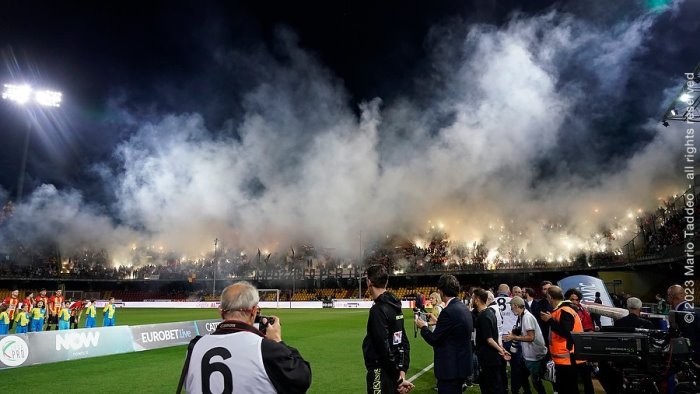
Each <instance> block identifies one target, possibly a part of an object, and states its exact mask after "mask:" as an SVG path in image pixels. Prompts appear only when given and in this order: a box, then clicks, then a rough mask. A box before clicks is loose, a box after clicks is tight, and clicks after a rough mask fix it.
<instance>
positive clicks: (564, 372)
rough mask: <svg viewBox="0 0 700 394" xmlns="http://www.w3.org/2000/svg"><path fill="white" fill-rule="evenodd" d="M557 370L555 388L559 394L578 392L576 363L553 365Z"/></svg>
mask: <svg viewBox="0 0 700 394" xmlns="http://www.w3.org/2000/svg"><path fill="white" fill-rule="evenodd" d="M554 368H555V369H556V371H557V382H556V385H555V387H556V389H557V393H559V394H579V391H578V369H577V368H576V365H559V364H557V365H556V366H555V367H554Z"/></svg>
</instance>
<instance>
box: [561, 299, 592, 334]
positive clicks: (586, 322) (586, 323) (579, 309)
mask: <svg viewBox="0 0 700 394" xmlns="http://www.w3.org/2000/svg"><path fill="white" fill-rule="evenodd" d="M564 298H565V299H567V300H569V301H571V306H572V307H573V309H574V310H575V311H576V313H577V314H578V317H579V318H580V319H581V324H582V325H583V331H585V332H590V331H595V325H594V324H593V318H591V314H590V313H588V310H586V308H585V307H584V306H583V305H581V299H582V298H583V293H581V291H580V290H579V289H575V288H574V289H569V290H567V291H566V294H564Z"/></svg>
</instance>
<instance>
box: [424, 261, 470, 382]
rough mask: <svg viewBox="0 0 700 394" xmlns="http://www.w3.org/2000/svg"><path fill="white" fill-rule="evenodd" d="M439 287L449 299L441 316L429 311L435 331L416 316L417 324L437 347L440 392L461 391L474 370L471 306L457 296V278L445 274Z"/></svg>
mask: <svg viewBox="0 0 700 394" xmlns="http://www.w3.org/2000/svg"><path fill="white" fill-rule="evenodd" d="M437 289H438V293H439V294H440V296H441V297H442V298H443V299H444V300H445V308H444V309H443V310H442V312H441V313H440V319H436V317H435V316H434V315H432V314H428V316H429V318H430V321H431V322H432V323H433V324H435V325H436V326H435V331H434V332H431V331H430V330H429V329H428V323H427V322H425V321H423V320H422V319H416V325H417V326H418V328H420V334H421V336H422V337H423V339H424V340H425V341H426V342H427V343H428V344H429V345H430V346H432V347H433V352H434V361H435V377H436V378H437V381H438V392H440V393H447V394H460V393H461V392H462V383H464V382H465V381H466V380H467V379H468V378H469V377H470V376H471V373H472V344H471V332H472V331H473V330H474V324H473V322H472V315H471V313H469V310H468V309H467V306H466V305H465V304H464V303H463V302H461V300H459V299H458V298H457V294H458V293H459V282H458V281H457V278H456V277H454V276H453V275H442V276H441V277H440V279H439V280H438V286H437Z"/></svg>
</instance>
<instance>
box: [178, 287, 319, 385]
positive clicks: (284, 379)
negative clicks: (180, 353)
mask: <svg viewBox="0 0 700 394" xmlns="http://www.w3.org/2000/svg"><path fill="white" fill-rule="evenodd" d="M259 301H260V296H259V295H258V290H257V289H256V288H255V287H254V286H253V285H252V284H250V283H248V282H245V281H241V282H238V283H235V284H233V285H230V286H228V287H226V288H225V289H224V291H223V292H222V293H221V318H222V319H224V321H223V322H221V323H220V324H219V325H218V327H217V329H216V331H214V333H213V334H211V335H205V336H197V337H195V338H194V339H193V340H192V341H191V342H190V345H189V347H188V349H187V359H186V360H185V365H184V367H183V370H182V375H181V377H180V384H179V386H178V389H177V392H178V393H180V390H181V388H182V386H183V384H184V387H185V389H186V390H187V392H188V393H190V394H193V393H221V392H224V393H236V394H263V393H305V392H306V391H307V390H308V389H309V386H310V385H311V367H310V366H309V363H308V362H306V361H304V359H303V358H302V357H301V355H300V354H299V352H298V351H297V350H296V349H294V348H292V347H289V346H287V345H286V344H285V343H284V342H282V327H281V326H280V320H279V318H277V317H275V316H272V317H271V318H270V321H265V319H263V320H264V321H262V322H260V323H261V324H266V325H267V330H266V332H265V333H263V332H261V331H260V330H258V329H257V328H255V327H254V326H253V323H254V322H255V320H256V315H257V314H258V312H259V307H258V302H259Z"/></svg>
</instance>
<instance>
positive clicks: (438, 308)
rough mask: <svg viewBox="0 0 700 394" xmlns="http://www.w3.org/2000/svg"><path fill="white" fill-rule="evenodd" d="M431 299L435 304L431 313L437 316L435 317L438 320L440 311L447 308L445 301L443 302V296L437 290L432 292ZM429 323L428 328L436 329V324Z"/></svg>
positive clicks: (431, 302) (432, 303)
mask: <svg viewBox="0 0 700 394" xmlns="http://www.w3.org/2000/svg"><path fill="white" fill-rule="evenodd" d="M429 299H430V304H431V305H432V306H433V309H432V311H431V314H432V315H433V316H435V319H436V320H437V318H438V317H440V312H442V310H443V309H445V303H444V302H442V297H440V294H439V293H437V292H433V293H431V294H430V297H429ZM428 324H429V327H428V328H430V331H435V324H430V323H428Z"/></svg>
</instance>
